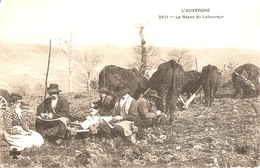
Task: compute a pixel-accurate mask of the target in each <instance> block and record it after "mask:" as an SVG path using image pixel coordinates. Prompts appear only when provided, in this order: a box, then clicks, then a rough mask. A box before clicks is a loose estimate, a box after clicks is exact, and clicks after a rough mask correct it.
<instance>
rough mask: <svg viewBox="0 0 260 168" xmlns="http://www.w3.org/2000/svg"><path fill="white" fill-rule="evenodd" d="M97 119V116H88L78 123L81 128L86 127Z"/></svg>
mask: <svg viewBox="0 0 260 168" xmlns="http://www.w3.org/2000/svg"><path fill="white" fill-rule="evenodd" d="M98 121H99V117H98V116H93V117H91V116H89V117H87V119H86V120H85V121H83V122H82V123H81V124H80V125H81V127H82V128H83V129H88V128H89V127H90V126H91V125H94V124H96V123H97V122H98Z"/></svg>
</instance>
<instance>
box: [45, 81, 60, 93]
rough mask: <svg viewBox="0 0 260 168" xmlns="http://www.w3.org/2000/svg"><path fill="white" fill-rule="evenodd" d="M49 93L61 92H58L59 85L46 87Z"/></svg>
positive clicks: (53, 84) (54, 84)
mask: <svg viewBox="0 0 260 168" xmlns="http://www.w3.org/2000/svg"><path fill="white" fill-rule="evenodd" d="M47 89H48V92H49V93H59V92H61V91H62V90H59V85H58V84H56V83H51V84H50V86H49V87H47Z"/></svg>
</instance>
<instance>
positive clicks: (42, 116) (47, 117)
mask: <svg viewBox="0 0 260 168" xmlns="http://www.w3.org/2000/svg"><path fill="white" fill-rule="evenodd" d="M52 116H53V114H52V113H49V114H47V113H41V118H43V119H51V118H52Z"/></svg>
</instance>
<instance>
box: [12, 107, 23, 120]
mask: <svg viewBox="0 0 260 168" xmlns="http://www.w3.org/2000/svg"><path fill="white" fill-rule="evenodd" d="M14 111H15V113H16V114H17V115H18V118H19V119H21V118H23V116H22V109H20V108H14Z"/></svg>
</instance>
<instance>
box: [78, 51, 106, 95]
mask: <svg viewBox="0 0 260 168" xmlns="http://www.w3.org/2000/svg"><path fill="white" fill-rule="evenodd" d="M101 56H102V54H100V52H99V51H92V52H89V53H85V54H84V57H83V58H82V59H80V61H79V62H78V63H79V68H80V69H79V71H80V73H79V81H80V83H82V84H83V85H84V86H86V88H87V90H88V91H90V90H91V80H92V78H93V76H94V75H93V74H94V72H95V67H97V65H98V64H99V63H100V62H101Z"/></svg>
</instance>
